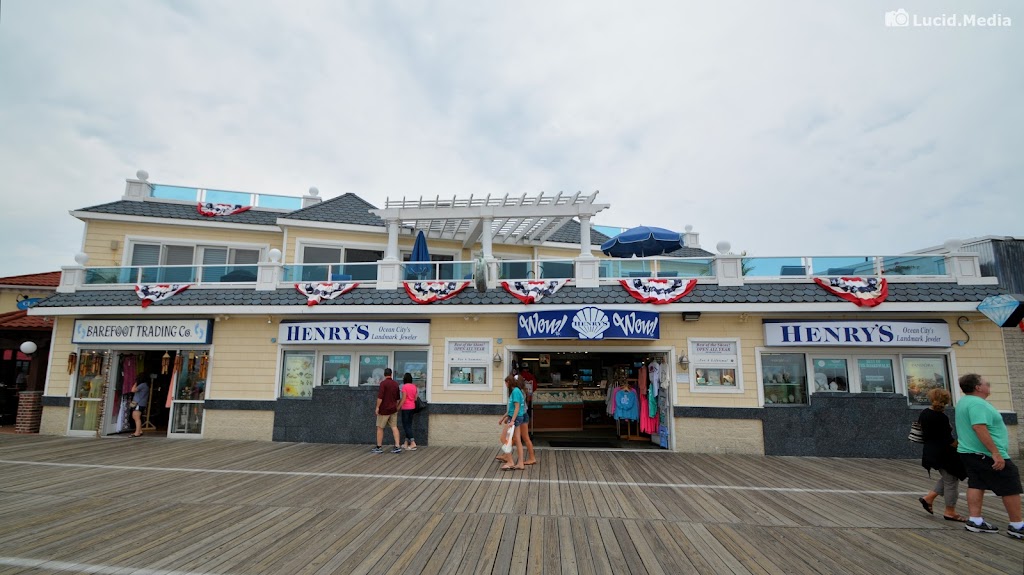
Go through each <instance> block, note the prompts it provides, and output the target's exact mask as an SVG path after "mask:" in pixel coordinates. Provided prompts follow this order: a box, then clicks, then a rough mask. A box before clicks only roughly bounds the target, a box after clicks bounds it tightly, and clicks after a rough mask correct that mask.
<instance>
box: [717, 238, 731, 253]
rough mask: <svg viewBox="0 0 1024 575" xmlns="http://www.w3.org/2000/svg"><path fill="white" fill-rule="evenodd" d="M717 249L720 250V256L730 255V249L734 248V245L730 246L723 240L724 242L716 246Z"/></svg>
mask: <svg viewBox="0 0 1024 575" xmlns="http://www.w3.org/2000/svg"><path fill="white" fill-rule="evenodd" d="M715 247H716V248H718V253H720V254H727V253H729V248H731V247H732V244H730V243H729V242H727V241H725V240H722V241H720V242H718V245H717V246H715Z"/></svg>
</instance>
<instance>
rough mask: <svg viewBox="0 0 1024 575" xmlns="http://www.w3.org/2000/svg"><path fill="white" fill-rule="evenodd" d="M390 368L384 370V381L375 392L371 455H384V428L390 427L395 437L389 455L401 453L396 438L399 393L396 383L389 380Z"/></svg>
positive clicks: (398, 441) (397, 437)
mask: <svg viewBox="0 0 1024 575" xmlns="http://www.w3.org/2000/svg"><path fill="white" fill-rule="evenodd" d="M391 373H392V372H391V368H390V367H388V368H385V369H384V379H382V380H381V382H380V388H379V389H378V390H377V406H376V408H375V409H374V413H375V414H376V415H377V447H374V448H373V449H371V450H370V451H371V452H373V453H384V448H383V447H382V445H383V444H384V428H385V427H390V428H391V433H392V434H393V435H394V436H395V448H394V449H392V450H391V453H401V452H402V447H401V441H400V439H399V436H398V400H399V398H400V396H401V392H400V391H399V389H398V382H397V381H395V380H394V379H392V378H391Z"/></svg>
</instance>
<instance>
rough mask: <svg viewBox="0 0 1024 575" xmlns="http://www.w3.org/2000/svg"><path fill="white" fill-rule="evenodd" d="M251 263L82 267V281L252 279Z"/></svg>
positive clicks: (249, 281)
mask: <svg viewBox="0 0 1024 575" xmlns="http://www.w3.org/2000/svg"><path fill="white" fill-rule="evenodd" d="M257 269H258V267H257V266H256V265H255V264H252V265H206V266H127V267H102V268H86V269H85V279H84V284H85V285H93V286H95V285H111V284H152V283H158V284H162V283H192V284H215V283H256V274H257Z"/></svg>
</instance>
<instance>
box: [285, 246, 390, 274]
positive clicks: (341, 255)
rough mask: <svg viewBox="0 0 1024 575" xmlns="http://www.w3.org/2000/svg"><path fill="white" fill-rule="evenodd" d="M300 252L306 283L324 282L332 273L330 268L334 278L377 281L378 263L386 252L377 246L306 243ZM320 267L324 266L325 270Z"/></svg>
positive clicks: (300, 247) (300, 248) (300, 261)
mask: <svg viewBox="0 0 1024 575" xmlns="http://www.w3.org/2000/svg"><path fill="white" fill-rule="evenodd" d="M298 249H299V254H300V258H301V259H300V260H299V263H301V264H302V277H301V278H300V279H301V280H302V281H322V280H323V279H324V278H325V277H326V276H327V274H328V268H329V269H330V274H331V275H332V276H333V277H332V278H331V279H337V280H345V281H348V280H357V281H374V280H376V279H377V266H376V265H375V264H376V263H377V262H379V261H380V260H382V259H384V250H382V249H376V246H362V245H360V246H351V245H340V244H334V245H330V244H315V243H308V244H307V243H302V244H300V245H299V248H298ZM316 264H323V267H320V266H318V265H316ZM345 264H365V265H345ZM371 264H374V265H371Z"/></svg>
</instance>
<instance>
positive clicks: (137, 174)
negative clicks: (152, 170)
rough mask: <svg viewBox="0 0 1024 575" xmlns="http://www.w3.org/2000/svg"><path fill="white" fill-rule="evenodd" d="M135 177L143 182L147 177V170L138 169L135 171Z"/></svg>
mask: <svg viewBox="0 0 1024 575" xmlns="http://www.w3.org/2000/svg"><path fill="white" fill-rule="evenodd" d="M135 177H136V178H138V179H140V180H142V181H143V182H145V181H146V180H148V179H149V172H147V171H146V170H139V171H137V172H135Z"/></svg>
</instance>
